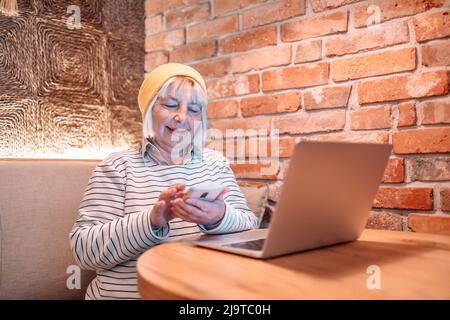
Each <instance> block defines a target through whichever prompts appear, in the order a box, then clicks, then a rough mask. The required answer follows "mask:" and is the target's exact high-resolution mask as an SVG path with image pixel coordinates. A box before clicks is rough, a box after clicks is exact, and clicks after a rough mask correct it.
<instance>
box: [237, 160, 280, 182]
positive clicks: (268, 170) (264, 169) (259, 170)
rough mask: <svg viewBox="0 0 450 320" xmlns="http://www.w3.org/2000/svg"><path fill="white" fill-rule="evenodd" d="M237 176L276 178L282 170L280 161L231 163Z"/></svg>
mask: <svg viewBox="0 0 450 320" xmlns="http://www.w3.org/2000/svg"><path fill="white" fill-rule="evenodd" d="M230 167H231V170H233V172H234V175H235V176H236V178H245V179H270V180H275V179H276V178H277V174H278V172H279V170H280V166H279V163H278V161H275V160H272V161H271V162H267V161H265V162H259V163H256V164H252V163H243V164H239V163H231V165H230Z"/></svg>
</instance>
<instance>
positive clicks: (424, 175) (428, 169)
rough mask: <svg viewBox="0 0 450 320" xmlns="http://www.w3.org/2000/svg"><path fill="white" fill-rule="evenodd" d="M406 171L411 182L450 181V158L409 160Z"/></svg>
mask: <svg viewBox="0 0 450 320" xmlns="http://www.w3.org/2000/svg"><path fill="white" fill-rule="evenodd" d="M406 169H407V171H408V172H409V173H410V177H409V180H410V181H446V180H450V158H448V157H431V158H428V157H427V158H417V157H416V158H409V159H408V160H407V162H406Z"/></svg>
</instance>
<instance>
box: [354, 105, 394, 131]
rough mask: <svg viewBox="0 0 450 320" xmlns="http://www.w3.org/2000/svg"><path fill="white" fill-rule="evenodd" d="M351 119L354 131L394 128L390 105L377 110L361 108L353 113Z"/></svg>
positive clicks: (376, 108)
mask: <svg viewBox="0 0 450 320" xmlns="http://www.w3.org/2000/svg"><path fill="white" fill-rule="evenodd" d="M351 117H352V123H351V128H352V130H367V129H381V128H390V127H391V126H392V120H391V106H389V105H388V106H384V107H375V108H361V109H359V110H355V111H352V113H351Z"/></svg>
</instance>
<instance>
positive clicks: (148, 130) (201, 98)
mask: <svg viewBox="0 0 450 320" xmlns="http://www.w3.org/2000/svg"><path fill="white" fill-rule="evenodd" d="M184 81H189V82H190V83H191V84H192V88H193V91H194V94H193V98H194V102H195V103H197V104H199V105H200V106H201V120H202V146H203V145H204V144H205V142H206V132H207V128H208V119H207V116H206V106H207V103H208V101H207V100H208V98H207V96H206V93H205V92H204V91H203V89H202V87H201V86H200V85H199V84H198V83H197V82H196V81H194V80H192V79H190V78H188V77H184V76H177V77H172V78H170V79H168V80H167V81H166V82H165V83H164V84H163V86H162V87H161V89H160V90H159V92H158V94H156V95H155V97H154V98H153V99H152V101H150V105H149V107H148V108H147V112H146V114H145V116H144V120H143V123H142V130H143V134H144V138H145V139H152V138H153V137H154V130H153V117H152V112H153V107H154V106H155V103H156V100H157V99H158V98H165V97H166V95H167V94H168V90H169V85H170V84H171V83H173V84H174V90H173V91H175V92H176V91H177V90H178V88H179V87H180V85H181V84H182V83H183V82H184Z"/></svg>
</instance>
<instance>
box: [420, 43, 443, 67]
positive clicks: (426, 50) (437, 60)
mask: <svg viewBox="0 0 450 320" xmlns="http://www.w3.org/2000/svg"><path fill="white" fill-rule="evenodd" d="M422 64H423V65H424V66H427V67H440V66H449V65H450V40H445V41H441V42H438V43H431V44H426V45H423V46H422Z"/></svg>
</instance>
